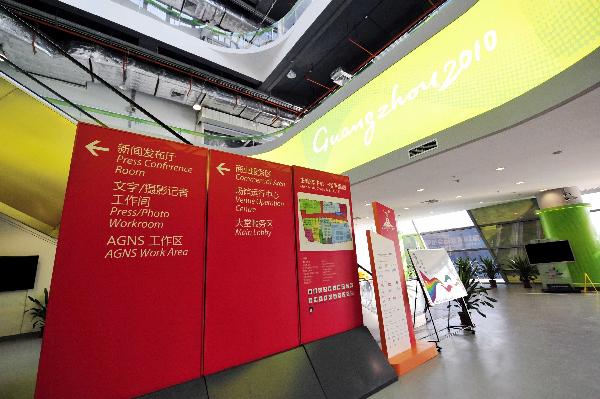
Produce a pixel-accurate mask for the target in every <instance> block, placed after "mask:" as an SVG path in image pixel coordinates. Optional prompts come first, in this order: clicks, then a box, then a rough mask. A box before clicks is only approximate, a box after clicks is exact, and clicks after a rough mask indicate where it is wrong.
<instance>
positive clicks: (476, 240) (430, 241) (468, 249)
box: [421, 226, 492, 261]
mask: <svg viewBox="0 0 600 399" xmlns="http://www.w3.org/2000/svg"><path fill="white" fill-rule="evenodd" d="M421 236H422V237H423V241H425V244H426V245H427V248H429V249H436V248H444V249H445V250H446V251H447V252H448V255H449V256H450V259H452V260H453V261H455V260H456V259H457V258H471V259H476V260H477V259H479V257H482V258H490V257H492V256H491V254H490V251H489V250H488V248H487V247H486V245H485V241H483V239H482V238H481V235H480V234H479V231H478V230H477V228H476V227H474V226H471V227H463V228H458V229H451V230H444V231H435V232H430V233H422V234H421Z"/></svg>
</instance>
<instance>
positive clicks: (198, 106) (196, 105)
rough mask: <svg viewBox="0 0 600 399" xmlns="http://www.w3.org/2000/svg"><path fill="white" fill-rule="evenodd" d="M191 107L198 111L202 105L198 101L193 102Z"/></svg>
mask: <svg viewBox="0 0 600 399" xmlns="http://www.w3.org/2000/svg"><path fill="white" fill-rule="evenodd" d="M192 108H193V109H194V111H200V110H201V109H202V105H201V104H200V103H195V104H194V105H192Z"/></svg>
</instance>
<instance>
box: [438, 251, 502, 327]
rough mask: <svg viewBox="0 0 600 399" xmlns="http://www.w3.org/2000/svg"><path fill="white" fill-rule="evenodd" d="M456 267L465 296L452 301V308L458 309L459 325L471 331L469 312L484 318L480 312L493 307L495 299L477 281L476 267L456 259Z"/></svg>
mask: <svg viewBox="0 0 600 399" xmlns="http://www.w3.org/2000/svg"><path fill="white" fill-rule="evenodd" d="M454 264H455V265H456V268H457V271H458V276H459V278H460V280H461V282H462V283H463V285H464V286H465V290H466V291H467V295H466V296H465V297H463V298H460V299H455V300H454V306H456V307H457V308H459V309H460V310H459V312H458V316H459V317H460V323H461V324H462V325H463V326H465V327H467V328H469V329H472V328H473V327H475V325H474V324H473V322H472V321H471V317H470V316H469V311H470V310H474V311H476V312H477V313H479V314H480V315H481V316H483V317H486V315H485V314H484V313H483V312H482V309H481V308H483V307H490V308H493V307H494V302H497V300H496V299H494V298H492V297H490V296H489V295H488V294H487V291H488V288H486V287H484V286H483V285H481V283H480V282H479V280H477V265H476V264H475V262H474V261H473V260H471V259H469V258H458V259H456V260H455V261H454ZM448 306H450V305H448Z"/></svg>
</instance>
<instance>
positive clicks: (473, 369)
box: [372, 285, 600, 399]
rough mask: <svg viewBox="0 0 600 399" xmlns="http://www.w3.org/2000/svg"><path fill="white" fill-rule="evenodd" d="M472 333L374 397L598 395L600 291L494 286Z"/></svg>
mask: <svg viewBox="0 0 600 399" xmlns="http://www.w3.org/2000/svg"><path fill="white" fill-rule="evenodd" d="M493 291H495V293H494V296H495V297H497V298H498V304H497V306H496V308H495V309H491V310H488V311H487V312H485V313H487V315H488V317H487V318H486V319H483V318H481V317H475V318H474V320H475V323H476V324H477V333H476V334H475V335H470V334H468V335H455V336H451V337H449V338H447V339H444V340H443V341H442V343H441V346H442V348H443V350H442V352H441V354H440V356H438V357H437V358H435V359H433V360H430V361H429V362H427V363H426V364H424V365H423V366H421V367H419V368H418V369H416V370H414V371H413V372H411V373H409V374H407V375H406V376H403V377H401V378H400V380H399V381H398V382H397V383H394V384H392V385H390V386H389V387H387V388H386V389H384V390H383V391H380V392H378V393H377V394H375V395H373V396H372V398H373V399H392V398H393V399H397V398H432V399H433V398H444V399H453V398H460V399H470V398H502V399H504V398H510V399H521V398H523V399H524V398H527V399H536V398H544V399H555V398H556V399H558V398H561V399H562V398H600V384H599V383H598V381H597V379H598V375H600V365H599V361H600V345H599V344H598V340H599V339H600V295H595V294H544V293H541V292H539V291H537V290H527V289H525V288H523V287H522V286H520V285H509V286H508V287H506V286H499V287H498V289H497V290H493Z"/></svg>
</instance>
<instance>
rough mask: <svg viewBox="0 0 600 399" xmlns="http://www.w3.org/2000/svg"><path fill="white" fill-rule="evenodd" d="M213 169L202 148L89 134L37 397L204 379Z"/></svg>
mask: <svg viewBox="0 0 600 399" xmlns="http://www.w3.org/2000/svg"><path fill="white" fill-rule="evenodd" d="M206 164H207V151H206V150H204V149H201V148H197V147H192V146H187V145H183V144H179V143H173V142H170V141H166V140H159V139H153V138H149V137H145V136H140V135H135V134H130V133H126V132H122V131H118V130H112V129H106V128H101V127H97V126H91V125H86V124H80V125H79V127H78V129H77V137H76V139H75V147H74V150H73V158H72V161H71V171H70V175H69V182H68V185H67V192H66V197H65V204H64V210H63V217H62V222H61V226H60V237H59V241H58V248H57V253H56V262H55V267H54V272H53V276H52V292H51V300H50V305H49V309H48V319H47V324H46V331H45V333H44V340H43V345H42V352H41V359H40V366H39V372H38V383H37V388H36V398H38V399H65V398H86V399H91V398H131V397H135V396H138V395H141V394H144V393H147V392H151V391H155V390H158V389H160V388H163V387H165V386H168V385H173V384H176V383H180V382H183V381H186V380H190V379H193V378H197V377H199V376H200V375H201V355H202V346H201V343H202V340H201V336H202V312H203V274H204V264H203V263H204V262H203V260H204V251H205V230H204V229H205V217H206V213H205V209H206V207H205V205H204V204H205V201H206ZM191 315H192V317H190V316H191Z"/></svg>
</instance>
